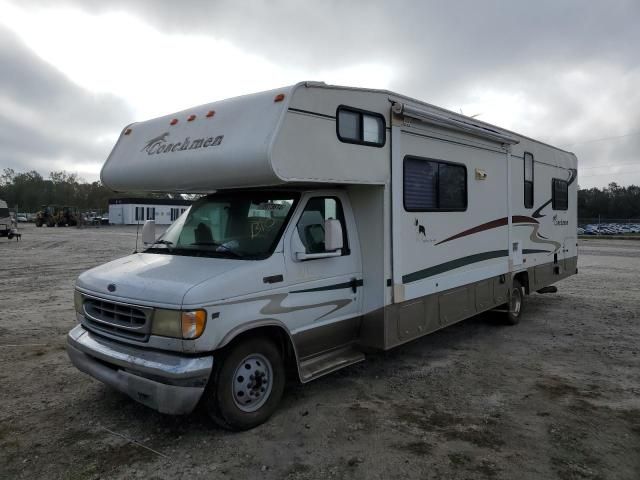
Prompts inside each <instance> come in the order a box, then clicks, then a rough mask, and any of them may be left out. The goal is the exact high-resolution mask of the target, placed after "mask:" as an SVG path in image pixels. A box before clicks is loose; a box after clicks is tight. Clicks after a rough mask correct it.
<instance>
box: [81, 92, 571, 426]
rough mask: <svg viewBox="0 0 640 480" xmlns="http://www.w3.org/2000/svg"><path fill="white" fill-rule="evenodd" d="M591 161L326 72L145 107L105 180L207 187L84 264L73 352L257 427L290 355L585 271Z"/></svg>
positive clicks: (299, 369) (361, 345)
mask: <svg viewBox="0 0 640 480" xmlns="http://www.w3.org/2000/svg"><path fill="white" fill-rule="evenodd" d="M576 175H577V160H576V157H575V155H573V154H572V153H570V152H566V151H563V150H560V149H558V148H554V147H551V146H549V145H545V144H544V143H541V142H538V141H535V140H532V139H530V138H527V137H524V136H522V135H518V134H515V133H513V132H509V131H507V130H504V129H501V128H498V127H495V126H492V125H489V124H486V123H483V122H480V121H478V120H476V119H472V118H468V117H465V116H463V115H459V114H456V113H453V112H450V111H447V110H443V109H441V108H438V107H435V106H433V105H429V104H426V103H424V102H420V101H418V100H415V99H412V98H408V97H405V96H402V95H398V94H396V93H393V92H388V91H381V90H368V89H361V88H346V87H337V86H330V85H326V84H324V83H317V82H306V83H300V84H297V85H294V86H291V87H287V88H282V89H278V90H273V91H268V92H263V93H258V94H254V95H247V96H243V97H238V98H232V99H229V100H224V101H220V102H215V103H212V104H208V105H203V106H200V107H196V108H193V109H190V110H187V111H184V112H180V113H177V114H173V115H169V116H165V117H160V118H157V119H153V120H149V121H146V122H142V123H135V124H132V125H130V126H128V127H127V128H125V129H124V131H123V132H122V135H121V136H120V138H119V140H118V142H117V144H116V146H115V147H114V150H113V152H112V153H111V155H110V156H109V158H108V159H107V161H106V163H105V165H104V167H103V169H102V173H101V178H102V181H103V182H104V184H105V185H107V186H109V187H111V188H112V189H114V190H116V191H147V192H149V191H157V192H187V193H204V194H206V196H204V197H203V198H201V199H200V200H198V201H197V202H195V203H194V204H193V205H192V206H191V207H190V209H189V210H188V211H187V212H185V213H184V215H182V216H181V217H180V218H178V220H176V221H175V222H174V223H173V224H172V225H171V226H170V227H169V229H168V230H167V231H166V232H165V233H164V234H163V235H162V236H161V237H160V238H159V239H157V240H156V241H155V243H153V244H151V243H149V244H148V245H147V247H148V248H147V249H146V250H145V252H144V253H137V254H134V255H131V256H128V257H125V258H123V259H120V260H116V261H114V262H110V263H108V264H106V265H102V266H99V267H96V268H94V269H92V270H89V271H88V272H85V273H83V274H82V275H81V276H80V277H79V278H78V281H77V284H76V297H75V306H76V311H77V320H78V322H79V324H78V325H77V326H76V327H75V328H74V329H73V330H72V331H71V332H70V333H69V336H68V351H69V355H70V357H71V360H72V361H73V363H74V364H75V365H76V366H77V367H78V368H79V369H81V370H83V371H85V372H87V373H89V374H91V375H93V376H94V377H96V378H98V379H99V380H102V381H103V382H105V383H107V384H109V385H112V386H114V387H115V388H118V389H119V390H121V391H123V392H125V393H127V394H129V395H130V396H131V397H132V398H134V399H135V400H137V401H140V402H142V403H144V404H146V405H148V406H151V407H153V408H155V409H158V410H159V411H161V412H167V413H188V412H190V411H191V410H192V409H193V408H194V407H195V406H196V404H197V403H198V402H202V403H203V404H204V405H205V406H206V407H207V409H208V411H209V413H210V414H211V416H212V417H213V418H214V419H215V420H216V421H217V422H218V423H219V424H220V425H223V426H225V427H228V428H233V429H244V428H250V427H253V426H255V425H257V424H259V423H261V422H263V421H265V420H266V419H267V418H268V417H269V416H270V415H271V413H272V412H273V411H274V409H275V408H276V405H277V403H278V400H279V398H280V396H281V394H282V390H283V387H284V380H285V372H287V371H293V372H295V376H296V377H297V378H298V379H299V380H300V381H301V382H307V381H310V380H313V379H315V378H318V377H319V376H322V375H325V374H327V373H330V372H332V371H335V370H336V369H339V368H342V367H345V366H347V365H350V364H353V363H355V362H358V361H361V360H363V359H364V357H365V352H367V351H370V350H386V349H389V348H392V347H395V346H397V345H400V344H402V343H405V342H408V341H410V340H413V339H415V338H417V337H420V336H422V335H425V334H428V333H429V332H432V331H434V330H437V329H440V328H443V327H445V326H447V325H450V324H452V323H455V322H458V321H461V320H463V319H466V318H468V317H471V316H473V315H476V314H478V313H480V312H483V311H487V310H491V309H495V308H496V307H498V308H500V309H501V310H503V311H504V312H505V313H504V317H505V320H506V321H507V322H508V323H517V322H518V320H519V319H520V316H521V313H522V307H523V304H524V299H525V294H529V293H532V292H534V291H541V290H542V291H545V290H547V291H548V290H550V288H549V286H550V285H551V284H553V283H555V282H556V281H558V280H560V279H563V278H565V277H567V276H569V275H572V274H574V273H576V272H577V267H576V265H577V243H576V241H577V238H576V222H577V218H576V204H577V190H576V189H577V182H576ZM152 228H153V225H152V224H151V223H148V224H147V225H145V228H144V232H143V233H144V236H146V237H147V240H148V241H149V242H153V233H152ZM150 234H151V235H150ZM287 367H288V368H287Z"/></svg>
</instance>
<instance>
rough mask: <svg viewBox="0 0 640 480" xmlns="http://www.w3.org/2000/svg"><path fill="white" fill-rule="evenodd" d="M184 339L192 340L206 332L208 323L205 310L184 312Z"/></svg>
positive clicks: (182, 318)
mask: <svg viewBox="0 0 640 480" xmlns="http://www.w3.org/2000/svg"><path fill="white" fill-rule="evenodd" d="M181 321H182V338H186V339H189V340H192V339H194V338H198V337H199V336H200V335H202V332H204V327H205V325H206V323H207V312H205V311H204V310H194V311H192V312H182V316H181Z"/></svg>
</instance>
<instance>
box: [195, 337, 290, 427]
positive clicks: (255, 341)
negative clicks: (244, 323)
mask: <svg viewBox="0 0 640 480" xmlns="http://www.w3.org/2000/svg"><path fill="white" fill-rule="evenodd" d="M214 358H215V360H214V365H215V366H214V370H213V372H212V375H211V378H210V380H209V384H208V386H207V389H206V391H205V398H204V404H205V407H206V409H207V413H208V414H209V416H210V417H211V418H212V419H213V421H214V422H216V424H218V425H219V426H221V427H222V428H225V429H227V430H236V431H237V430H248V429H250V428H253V427H256V426H258V425H260V424H261V423H264V422H265V421H267V420H268V419H269V417H270V416H271V415H272V414H273V413H274V412H275V410H276V408H277V407H278V403H279V402H280V398H281V397H282V392H283V391H284V385H285V380H286V378H285V376H286V375H285V369H284V362H283V359H282V355H281V353H280V350H279V349H278V348H277V347H276V345H275V344H274V343H273V342H272V341H271V340H268V339H266V338H261V337H256V338H249V339H246V340H243V341H241V342H239V343H237V344H235V345H233V346H232V347H230V348H229V350H227V351H226V352H225V353H224V354H223V355H222V356H221V357H219V358H218V357H214Z"/></svg>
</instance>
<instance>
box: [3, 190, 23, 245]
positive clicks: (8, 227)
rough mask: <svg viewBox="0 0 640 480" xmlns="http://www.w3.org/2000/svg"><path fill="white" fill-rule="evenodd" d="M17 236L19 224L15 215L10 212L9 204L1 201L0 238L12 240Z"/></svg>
mask: <svg viewBox="0 0 640 480" xmlns="http://www.w3.org/2000/svg"><path fill="white" fill-rule="evenodd" d="M16 235H18V223H17V222H16V219H15V218H14V216H13V213H12V212H10V211H9V207H8V205H7V202H5V201H4V200H0V237H7V238H9V240H11V239H12V238H13V237H14V236H16ZM18 237H19V235H18Z"/></svg>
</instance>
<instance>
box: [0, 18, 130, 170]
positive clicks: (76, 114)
mask: <svg viewBox="0 0 640 480" xmlns="http://www.w3.org/2000/svg"><path fill="white" fill-rule="evenodd" d="M0 65H3V70H2V75H0V126H1V127H0V165H1V166H2V168H14V169H16V170H26V169H37V170H38V171H40V172H41V173H44V174H47V173H48V172H49V171H52V170H59V169H62V168H70V167H71V168H72V167H73V166H76V167H86V166H89V170H87V171H85V170H84V168H77V170H78V171H79V172H80V173H86V174H90V175H93V177H94V178H95V174H96V173H97V172H96V171H95V166H94V165H95V164H99V163H101V162H102V161H103V160H104V159H105V158H106V156H107V155H108V153H109V151H110V149H111V147H112V144H111V142H109V143H105V142H104V141H101V136H104V135H110V134H112V132H114V131H119V130H120V128H122V126H123V125H124V124H125V123H126V121H127V119H130V118H131V113H130V110H129V109H128V108H127V106H126V105H125V104H124V102H122V100H119V99H117V98H114V97H112V96H110V95H101V94H91V93H89V92H87V91H86V90H84V89H82V88H79V87H78V86H76V85H74V84H73V83H72V82H70V81H69V80H68V79H66V78H65V77H64V76H63V75H62V74H60V73H59V72H58V71H56V70H55V69H54V68H53V67H51V66H50V65H48V64H46V63H45V62H43V61H42V60H40V59H39V58H37V57H36V56H35V55H34V54H33V53H32V52H31V51H30V50H29V49H27V48H26V47H25V46H24V45H23V44H22V43H21V42H20V41H19V40H18V39H17V38H16V36H15V35H14V34H12V33H11V32H9V31H7V30H6V29H5V28H2V27H0ZM92 179H93V178H92Z"/></svg>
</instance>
